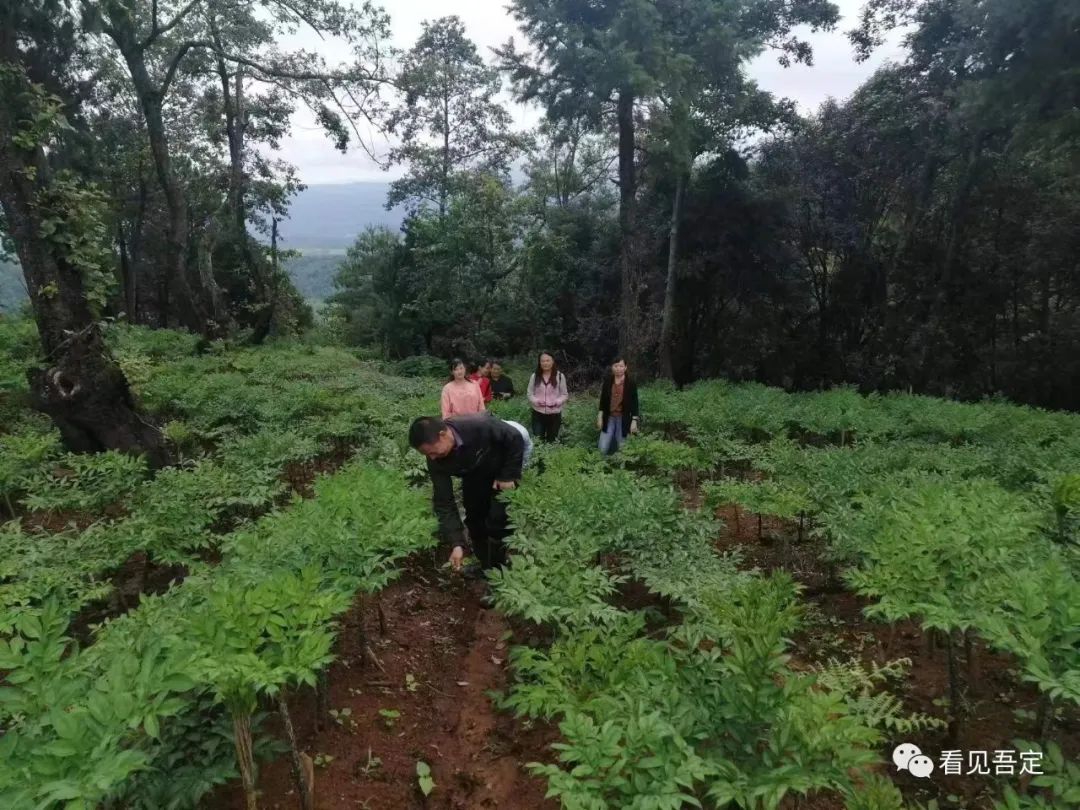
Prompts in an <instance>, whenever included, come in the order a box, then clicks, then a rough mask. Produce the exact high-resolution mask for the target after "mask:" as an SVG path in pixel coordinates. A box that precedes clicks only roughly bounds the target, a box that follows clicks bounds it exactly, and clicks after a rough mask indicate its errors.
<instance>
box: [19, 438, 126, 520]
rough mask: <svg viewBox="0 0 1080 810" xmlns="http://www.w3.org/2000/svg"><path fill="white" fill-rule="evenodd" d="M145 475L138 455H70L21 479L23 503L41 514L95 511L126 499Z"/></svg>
mask: <svg viewBox="0 0 1080 810" xmlns="http://www.w3.org/2000/svg"><path fill="white" fill-rule="evenodd" d="M146 476H147V468H146V461H145V459H143V458H142V457H141V456H131V455H128V454H126V453H118V452H116V451H112V450H110V451H107V452H104V453H98V454H96V455H85V454H69V455H66V456H61V457H59V458H57V459H56V460H55V461H53V462H52V466H51V469H48V470H47V471H45V472H44V475H42V474H39V475H36V476H34V477H31V478H28V479H24V486H23V488H24V489H26V490H27V493H28V494H27V495H26V497H24V498H23V499H22V503H23V505H25V506H26V508H27V509H31V510H40V511H57V510H67V509H77V510H83V509H85V510H98V509H102V508H103V507H105V506H108V505H109V504H112V503H116V502H118V501H120V500H122V499H124V498H126V497H127V496H129V495H130V494H131V493H132V492H133V491H134V490H135V488H136V487H138V485H139V483H140V482H141V481H142V480H143V479H145V478H146Z"/></svg>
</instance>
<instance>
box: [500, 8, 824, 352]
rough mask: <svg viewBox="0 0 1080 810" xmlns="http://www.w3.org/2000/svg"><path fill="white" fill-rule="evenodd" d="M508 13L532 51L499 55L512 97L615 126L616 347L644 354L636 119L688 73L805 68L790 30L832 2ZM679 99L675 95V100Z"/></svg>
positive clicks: (804, 53)
mask: <svg viewBox="0 0 1080 810" xmlns="http://www.w3.org/2000/svg"><path fill="white" fill-rule="evenodd" d="M510 10H511V13H512V14H513V15H514V17H515V18H516V19H517V20H518V21H519V23H520V24H521V25H522V28H523V29H524V31H525V34H526V36H527V37H528V39H529V40H530V42H531V44H532V46H533V47H532V51H531V52H525V53H522V52H518V51H517V50H516V49H515V47H514V44H513V41H511V42H510V43H508V44H507V45H506V46H505V47H504V48H502V49H501V50H500V51H499V53H500V56H501V59H502V63H503V66H504V67H505V68H507V69H508V70H510V71H511V76H512V78H513V80H514V82H515V85H516V87H517V89H518V93H519V95H520V96H521V97H522V98H525V99H538V100H540V101H541V102H542V103H543V104H544V105H545V106H546V108H547V111H548V115H549V116H551V117H553V118H565V117H578V116H581V115H582V114H585V115H588V116H591V117H592V119H593V120H594V121H597V122H600V121H601V120H604V119H607V120H611V117H612V116H611V113H612V112H614V116H613V120H614V127H615V130H616V132H617V133H618V143H619V180H618V183H619V223H620V231H621V235H622V245H621V258H620V265H621V276H622V290H621V294H620V300H621V313H622V317H621V325H620V345H621V346H622V347H623V349H624V351H626V352H628V353H629V354H631V355H632V356H633V355H637V354H640V353H641V352H642V349H643V346H642V345H641V341H640V340H639V339H637V338H636V337H635V334H634V333H635V327H636V325H637V324H638V323H640V320H641V319H640V312H639V300H638V299H639V295H640V293H641V289H640V287H641V281H640V277H639V276H640V273H639V268H638V267H637V264H638V263H639V257H638V256H637V255H636V254H637V253H638V252H639V251H637V250H636V249H635V240H636V239H637V237H638V233H637V190H638V189H637V182H638V181H637V171H636V166H635V149H636V147H637V140H636V113H637V110H638V107H639V106H641V105H646V104H648V103H649V102H650V101H651V100H653V99H655V98H656V96H657V95H658V94H660V93H662V91H663V88H664V86H665V83H667V84H668V86H669V88H671V87H674V86H675V85H676V84H683V85H685V86H687V87H690V86H695V85H697V86H701V87H705V86H708V83H707V82H705V83H701V82H693V81H688V77H689V76H690V75H691V74H693V73H698V74H699V75H702V76H707V75H709V73H710V72H711V71H716V70H717V68H718V66H722V67H720V69H719V73H720V74H721V75H723V76H724V77H728V78H730V76H731V75H732V70H731V66H732V65H736V66H737V65H740V64H742V63H743V62H744V61H745V60H747V59H749V58H752V57H753V56H755V55H757V54H758V53H760V52H761V51H762V50H763V49H764V48H765V47H767V46H772V47H775V48H777V49H779V51H780V53H781V61H783V62H790V61H792V60H796V61H805V60H807V59H808V58H809V55H810V49H809V46H808V45H807V43H806V42H805V41H803V40H801V39H799V38H798V36H796V35H795V34H794V33H793V29H794V28H795V26H797V25H800V24H807V25H809V26H810V27H811V28H812V29H816V28H819V27H823V26H829V25H832V24H834V23H835V21H836V19H837V10H836V7H835V5H833V4H832V3H831V2H828V0H797V1H796V2H787V3H778V2H775V0H724V1H723V2H711V0H659V1H658V2H655V1H654V0H631V1H630V2H625V1H624V0H600V2H596V1H595V0H512V2H511V4H510ZM671 95H672V97H675V96H676V95H678V94H671Z"/></svg>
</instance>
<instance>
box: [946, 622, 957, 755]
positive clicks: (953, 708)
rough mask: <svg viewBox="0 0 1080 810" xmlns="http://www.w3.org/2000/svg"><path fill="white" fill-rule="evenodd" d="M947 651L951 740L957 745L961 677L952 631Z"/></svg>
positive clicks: (947, 634) (949, 633)
mask: <svg viewBox="0 0 1080 810" xmlns="http://www.w3.org/2000/svg"><path fill="white" fill-rule="evenodd" d="M945 649H946V652H947V654H948V660H949V740H950V741H951V742H952V744H953V745H955V744H956V743H957V741H958V740H959V737H960V675H959V672H958V671H957V670H958V667H957V661H956V645H955V644H954V643H953V632H952V630H950V631H949V632H948V633H946V634H945Z"/></svg>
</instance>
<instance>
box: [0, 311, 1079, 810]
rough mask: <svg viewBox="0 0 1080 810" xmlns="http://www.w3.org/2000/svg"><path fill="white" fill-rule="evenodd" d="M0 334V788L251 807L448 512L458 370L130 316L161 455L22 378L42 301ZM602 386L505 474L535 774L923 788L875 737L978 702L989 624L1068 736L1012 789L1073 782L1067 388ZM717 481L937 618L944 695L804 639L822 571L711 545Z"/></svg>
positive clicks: (1004, 798) (1074, 508) (1038, 798)
mask: <svg viewBox="0 0 1080 810" xmlns="http://www.w3.org/2000/svg"><path fill="white" fill-rule="evenodd" d="M0 330H5V331H3V333H2V334H0V345H3V346H4V347H5V348H6V352H5V354H4V355H3V360H2V361H0V416H2V424H3V429H2V430H0V511H6V512H7V515H8V516H9V517H10V518H12V519H10V520H8V521H7V522H6V523H0V548H3V555H2V559H0V672H2V673H3V674H4V678H3V683H2V685H0V729H2V732H3V733H2V736H0V806H3V807H12V808H23V807H27V808H30V807H33V808H38V807H40V808H48V807H65V806H66V807H94V806H117V807H119V806H123V807H132V808H163V807H169V808H186V807H194V806H196V805H197V804H198V803H199V801H200V800H201V798H203V797H205V796H206V795H207V794H208V793H209V792H210V791H212V790H213V789H214V787H215V786H217V785H220V784H222V783H224V782H226V781H229V780H232V779H236V778H240V779H241V780H242V781H243V783H244V787H245V793H246V794H247V795H248V796H249V801H252V802H253V801H254V796H255V780H256V775H255V764H256V762H257V760H258V759H259V758H260V757H261V756H262V755H264V754H265V755H270V754H272V753H273V752H274V751H276V750H279V749H280V750H284V751H286V753H287V752H288V750H289V748H293V749H294V754H295V747H296V746H295V741H290V740H289V737H290V736H291V735H290V734H289V733H288V731H287V729H288V727H289V726H288V723H286V722H284V718H287V716H288V703H287V702H286V701H285V700H284V699H283V697H282V696H283V695H285V694H287V693H289V692H290V691H293V690H295V688H297V687H303V688H310V687H316V692H322V691H323V690H325V685H324V684H322V683H321V681H322V679H323V678H324V676H325V673H326V671H327V667H328V664H329V663H330V661H331V660H332V658H333V656H334V654H335V652H334V651H335V644H336V643H337V641H338V638H337V637H338V635H339V633H340V630H341V627H342V622H341V619H342V616H343V614H344V613H345V612H346V611H347V610H349V608H350V607H351V606H353V605H354V604H355V600H356V598H357V595H358V594H371V593H377V592H378V591H379V590H380V589H381V588H382V587H384V586H385V584H386V583H387V582H388V581H389V580H390V579H391V578H393V577H394V576H395V575H396V573H397V572H398V570H399V568H400V566H401V564H402V563H403V561H404V560H405V559H406V558H407V557H409V555H411V554H414V553H415V552H417V551H418V550H421V549H424V548H427V547H430V546H431V545H432V544H433V543H434V538H433V537H432V529H433V521H432V520H431V518H430V508H429V504H428V502H427V495H426V488H424V487H423V484H424V482H425V475H424V470H423V465H422V460H421V458H420V457H419V455H417V454H415V453H411V452H408V451H407V449H406V448H405V447H404V436H405V429H406V427H407V424H408V421H409V419H410V418H411V417H412V416H414V415H415V414H417V413H421V412H425V411H428V410H431V408H432V407H433V406H434V403H435V397H436V392H437V390H438V383H437V381H435V380H432V379H412V378H402V377H396V376H390V375H386V374H383V373H380V372H379V371H378V370H377V369H376V368H375V367H374V366H373V365H370V364H363V363H358V362H357V360H356V359H355V357H353V356H351V355H349V354H348V353H346V352H344V351H341V350H337V349H332V348H325V347H314V346H305V345H296V344H284V345H279V346H275V347H272V348H264V349H259V350H243V349H225V348H223V347H220V346H216V345H212V346H209V347H206V346H201V345H199V344H198V342H197V341H196V340H195V339H191V338H185V337H183V336H179V335H176V334H171V333H161V332H158V333H151V332H144V331H141V330H124V329H115V330H113V332H112V334H111V340H112V341H113V344H114V350H115V351H116V353H117V355H118V356H119V358H120V359H121V362H122V364H123V365H124V369H125V371H126V373H127V374H128V376H129V378H130V379H132V381H133V383H134V385H135V387H136V390H137V391H138V393H139V395H140V397H141V399H142V401H143V403H144V404H145V405H146V407H147V408H148V410H149V411H150V412H151V413H153V414H154V417H155V418H156V419H158V420H159V421H160V423H161V424H162V425H163V428H164V430H165V432H166V434H167V435H168V437H169V439H170V445H171V449H172V450H173V452H174V454H175V456H176V457H177V458H178V459H179V463H178V464H177V465H176V466H174V467H170V468H167V469H165V470H162V471H159V472H157V473H156V474H155V475H151V474H150V472H149V471H148V470H147V469H146V467H145V465H143V464H142V462H141V461H139V460H132V459H130V458H127V457H124V456H119V455H116V454H110V453H104V454H100V455H96V456H74V455H69V454H66V453H65V452H64V451H63V450H62V448H61V446H60V443H59V440H58V437H57V435H56V433H55V431H54V429H53V428H52V427H51V426H50V425H48V423H46V422H44V421H43V420H41V419H40V417H37V416H35V415H33V413H32V412H31V411H30V410H29V409H28V408H26V407H25V403H24V402H23V401H22V399H21V394H20V391H21V386H22V382H21V379H22V378H21V374H22V372H21V369H22V367H23V365H24V364H25V362H26V360H27V359H28V358H29V357H30V356H31V355H32V352H33V345H32V343H33V335H32V330H27V329H26V328H25V326H24V325H23V324H21V323H20V322H18V321H0ZM594 407H595V405H594V403H593V402H592V401H591V400H590V399H588V398H587V397H581V398H578V399H575V401H573V402H572V403H571V405H570V408H569V412H568V414H567V419H566V429H565V431H564V436H563V444H564V445H565V446H563V447H560V448H556V449H552V448H548V447H540V448H537V452H536V459H537V462H538V464H537V465H535V466H534V469H533V470H531V471H530V472H529V473H528V475H527V481H526V486H524V487H522V488H521V489H520V490H518V491H516V492H514V493H512V494H511V495H510V496H509V497H510V498H511V499H512V505H511V510H512V515H513V518H514V522H515V525H516V527H517V530H516V533H515V535H514V536H513V538H512V540H511V542H512V544H513V548H514V553H515V557H514V564H513V566H512V567H511V568H509V569H507V570H506V571H504V572H501V573H499V574H497V575H495V578H494V582H493V587H494V591H495V595H496V602H497V606H498V608H499V609H500V610H501V611H502V612H504V613H505V614H507V615H509V616H511V617H517V618H518V619H520V620H521V621H524V622H527V623H531V624H535V625H537V626H539V627H540V628H541V631H542V632H541V634H540V635H541V638H542V639H543V643H540V644H534V645H532V646H520V647H517V648H516V649H515V650H514V652H513V655H512V658H511V662H512V665H513V669H514V673H515V682H514V685H513V687H512V688H511V689H510V690H509V691H508V692H507V693H506V694H505V695H504V696H503V697H502V698H501V705H502V706H504V707H505V708H506V709H507V710H509V711H512V712H515V713H516V714H518V715H519V716H521V717H522V718H523V720H525V721H529V720H531V719H544V720H548V721H552V722H553V723H555V724H557V726H558V728H559V731H560V742H559V743H558V744H557V746H556V750H557V759H555V758H554V757H553V761H551V762H546V763H538V764H536V765H535V766H534V769H535V771H536V772H537V773H539V774H541V775H542V776H543V777H545V778H546V779H547V781H548V785H549V788H550V791H551V794H552V795H553V796H556V797H558V799H559V800H560V801H561V802H562V804H563V806H565V807H568V808H590V809H592V808H607V807H619V808H641V810H644V809H645V808H680V807H691V806H698V807H709V808H722V807H745V808H757V807H780V806H785V807H786V806H788V805H789V804H790V803H791V802H792V801H793V797H796V796H811V797H813V796H818V797H821V796H824V797H827V798H826V802H827V803H826V805H824V806H830V807H839V806H841V805H844V806H846V807H847V808H850V810H860V809H862V808H865V810H896V809H897V808H901V807H905V806H906V807H909V808H913V807H916V806H918V804H917V803H915V802H913V800H912V799H911V798H910V797H909V798H908V799H907V801H906V804H905V800H904V799H903V798H902V796H901V794H900V793H899V791H898V790H897V787H896V786H895V785H894V784H893V783H892V782H891V781H890V780H889V779H887V778H885V776H884V771H883V770H882V768H881V767H880V764H881V763H883V762H885V761H886V760H887V754H888V751H889V750H890V746H891V745H892V744H894V743H895V742H896V741H897V740H898V739H899V736H898V735H900V736H902V735H905V734H911V733H915V732H919V731H921V730H926V729H931V728H936V727H937V726H938V725H944V724H945V722H946V721H947V722H948V723H949V724H950V727H951V728H950V731H951V732H952V733H953V734H956V733H957V732H958V731H959V730H960V728H961V727H962V724H963V723H964V722H965V720H966V718H965V714H964V711H963V701H962V700H961V699H960V696H961V695H962V693H963V689H964V688H965V687H966V686H967V684H965V683H964V682H963V675H962V674H961V669H962V668H961V667H960V666H959V665H958V658H959V656H960V655H961V651H968V652H969V651H970V650H971V649H972V648H973V647H972V641H973V640H976V641H978V642H979V643H980V644H982V645H984V646H985V648H987V649H990V650H994V651H998V652H1000V653H1005V654H1007V655H1008V656H1009V657H1010V660H1012V661H1013V662H1014V663H1015V671H1016V678H1017V680H1019V681H1023V682H1028V683H1030V684H1033V685H1034V687H1035V688H1037V689H1038V690H1039V693H1040V694H1041V696H1042V697H1041V700H1040V702H1039V707H1038V712H1037V716H1036V717H1033V718H1031V722H1030V723H1027V726H1028V728H1027V731H1028V732H1029V733H1027V734H1025V736H1026V737H1027V738H1029V739H1030V740H1031V742H1019V743H1018V745H1022V746H1023V747H1025V748H1035V747H1039V748H1040V749H1041V750H1045V751H1046V753H1047V755H1048V756H1047V759H1046V762H1045V768H1046V770H1047V774H1046V775H1045V776H1042V777H1038V778H1036V779H1035V780H1034V781H1032V782H1030V783H1026V785H1025V787H1026V789H1021V785H1020V783H1019V782H1015V783H1009V784H1005V785H1002V786H1001V788H1000V790H998V793H997V795H998V797H999V798H998V803H999V804H1000V806H1002V807H1008V808H1010V810H1013V809H1014V808H1066V807H1075V806H1077V803H1078V802H1080V771H1078V769H1077V768H1076V766H1075V765H1071V764H1068V763H1064V762H1062V761H1061V752H1060V749H1059V748H1058V747H1057V745H1056V743H1057V742H1058V741H1059V738H1060V737H1061V736H1062V735H1063V732H1064V731H1065V730H1066V729H1067V728H1070V727H1075V724H1076V722H1077V705H1078V703H1080V588H1078V583H1077V577H1078V574H1080V478H1078V476H1077V472H1078V471H1080V418H1078V417H1076V416H1074V415H1068V414H1054V413H1047V412H1042V411H1036V410H1032V409H1026V408H1020V407H1015V406H1011V405H1008V404H1005V403H986V404H980V405H962V404H956V403H949V402H945V401H941V400H934V399H928V398H921V397H912V396H887V397H870V398H864V397H861V396H859V395H857V394H856V393H854V392H852V391H848V390H837V391H832V392H828V393H824V394H803V395H791V394H785V393H783V392H780V391H777V390H775V389H769V388H765V387H761V386H756V385H727V384H722V383H706V384H702V385H699V386H696V387H693V388H691V389H688V390H685V391H681V392H676V391H674V390H672V389H670V388H666V387H664V386H662V385H656V386H650V387H648V388H647V389H645V390H644V391H643V411H644V414H645V426H646V433H645V435H644V436H641V437H638V438H637V439H635V440H634V441H632V442H631V443H629V444H628V445H627V446H626V447H625V448H624V451H623V452H622V453H621V454H620V455H619V456H617V457H615V458H614V459H612V460H603V459H601V458H600V457H599V456H598V455H597V454H596V452H595V451H594V450H593V449H592V448H591V445H592V443H593V440H594V436H593V430H592V423H593V417H594ZM496 410H497V411H498V412H499V413H500V414H501V415H503V416H505V417H507V418H516V419H518V420H524V419H525V417H526V406H525V405H524V404H523V403H521V402H510V403H501V404H499V405H498V406H497V408H496ZM538 467H539V468H542V472H541V473H539V474H538V472H537V468H538ZM323 471H328V472H329V474H327V475H325V476H324V477H322V478H317V474H318V473H320V472H323ZM301 496H304V497H301ZM730 504H738V505H740V506H741V507H742V508H743V509H744V510H745V512H747V513H750V514H751V515H757V516H759V518H758V523H757V531H758V533H759V534H761V533H764V534H771V533H778V534H779V536H778V537H777V538H773V539H778V540H779V541H780V542H781V543H782V544H784V545H785V547H786V546H788V545H790V546H792V547H797V546H798V545H799V544H800V542H811V541H812V542H814V543H817V544H819V545H820V546H821V548H822V549H823V550H824V551H823V553H824V556H825V560H824V562H825V563H826V564H827V565H828V566H829V568H830V570H831V572H832V574H833V576H834V578H835V579H836V581H837V583H838V584H843V585H844V586H846V587H847V588H850V589H852V590H854V591H856V592H857V593H859V594H860V595H862V596H863V597H864V598H866V599H867V600H868V601H867V604H868V605H869V607H868V611H869V612H870V613H871V614H872V615H873V616H874V617H875V618H877V619H880V621H881V622H883V623H885V624H890V625H894V626H895V625H896V624H898V623H900V622H902V621H914V622H916V623H917V624H918V625H919V626H920V627H922V628H923V631H924V632H925V633H926V634H927V635H930V636H936V637H937V638H938V640H939V641H940V643H941V644H942V646H943V647H944V648H945V654H946V655H947V656H948V659H949V662H950V666H949V673H950V675H951V676H952V680H951V682H950V683H949V684H946V685H945V686H943V689H942V694H941V698H942V700H943V706H944V707H945V711H944V716H943V717H942V718H938V717H930V716H927V715H924V714H920V713H918V712H913V711H912V710H911V709H910V707H905V705H904V703H903V701H902V700H901V699H900V698H898V697H897V696H896V695H894V694H891V693H890V692H889V691H888V690H885V689H881V688H879V687H880V685H881V679H880V678H879V675H880V672H888V673H892V674H893V675H896V674H900V675H902V674H903V668H902V667H900V666H891V665H888V664H887V665H885V668H884V669H883V670H881V671H875V672H872V673H866V672H863V671H861V670H859V668H858V667H857V666H854V665H852V664H850V663H842V664H841V665H839V666H836V667H829V666H826V667H821V668H819V669H817V670H814V669H807V668H806V667H805V666H802V665H801V664H800V665H798V666H796V661H795V660H794V658H793V657H792V656H793V655H794V654H796V653H798V652H799V650H797V649H795V648H794V647H793V644H792V641H791V639H792V638H793V636H794V634H795V633H796V632H798V629H799V627H800V623H801V622H803V620H804V618H805V612H806V611H805V600H804V598H803V596H802V594H801V590H802V589H801V586H800V584H799V583H798V582H797V581H796V580H795V579H794V578H793V577H792V576H790V575H789V574H787V573H786V572H784V571H783V570H779V571H777V572H773V573H762V572H760V571H756V570H753V568H752V567H751V566H749V565H747V562H746V560H745V559H744V557H743V555H741V554H740V552H739V551H738V550H737V548H738V547H732V546H730V545H728V546H724V548H725V549H727V550H725V551H719V550H718V546H717V542H718V539H719V538H721V537H723V536H724V535H725V534H726V533H727V532H725V527H724V526H723V524H722V522H721V521H720V520H719V519H718V518H717V517H716V511H717V508H718V507H724V508H727V507H728V505H730ZM737 514H738V513H736V516H737ZM761 516H765V517H766V518H767V520H766V522H765V523H764V524H763V523H762V521H761ZM778 527H779V528H778ZM731 528H732V527H730V526H729V527H727V530H728V532H730V529H731ZM732 548H735V549H736V550H731V549H732ZM324 708H325V707H324ZM268 711H273V712H276V713H279V714H280V715H281V717H282V721H280V722H278V721H275V722H274V723H266V722H265V715H266V713H267V712H268ZM271 726H272V727H273V728H275V729H278V728H280V729H283V731H282V732H278V733H277V734H273V733H271V732H270V728H271ZM277 737H281V739H277ZM290 743H291V744H290ZM301 770H302V769H301ZM785 802H787V803H788V804H785Z"/></svg>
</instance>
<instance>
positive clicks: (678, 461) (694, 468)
mask: <svg viewBox="0 0 1080 810" xmlns="http://www.w3.org/2000/svg"><path fill="white" fill-rule="evenodd" d="M619 455H620V459H619V460H620V461H621V462H623V463H624V464H626V465H628V466H630V467H632V468H640V469H644V470H655V471H657V472H661V473H669V474H670V473H674V472H680V471H683V470H686V471H689V472H695V473H703V472H707V471H708V470H709V469H710V468H711V466H712V464H711V462H710V460H709V458H708V457H707V455H706V454H705V453H704V452H703V451H702V450H701V449H700V448H697V447H691V446H690V445H686V444H682V443H680V442H669V441H665V440H663V439H656V438H653V437H651V436H645V437H641V438H637V439H635V440H634V441H632V442H627V443H626V445H625V447H623V448H622V449H621V450H620V453H619Z"/></svg>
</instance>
